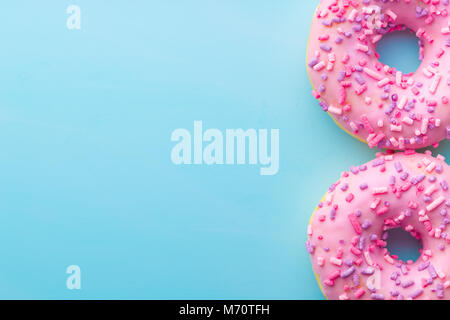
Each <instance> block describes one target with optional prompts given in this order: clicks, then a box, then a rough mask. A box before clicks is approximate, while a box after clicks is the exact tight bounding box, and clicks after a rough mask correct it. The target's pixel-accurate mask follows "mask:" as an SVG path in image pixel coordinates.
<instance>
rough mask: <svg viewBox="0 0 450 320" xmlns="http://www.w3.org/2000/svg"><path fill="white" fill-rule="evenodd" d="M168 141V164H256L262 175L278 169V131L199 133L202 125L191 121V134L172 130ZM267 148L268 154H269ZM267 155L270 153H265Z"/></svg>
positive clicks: (251, 130)
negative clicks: (174, 143)
mask: <svg viewBox="0 0 450 320" xmlns="http://www.w3.org/2000/svg"><path fill="white" fill-rule="evenodd" d="M171 140H172V141H173V142H177V144H176V145H175V146H174V147H173V148H172V154H171V158H172V162H173V163H174V164H176V165H191V164H195V165H202V164H206V165H223V164H226V165H235V164H238V165H243V164H247V163H248V164H250V165H258V164H259V165H260V166H261V168H260V174H261V175H263V176H271V175H276V174H277V173H278V170H279V152H280V146H279V140H280V130H279V129H271V130H270V141H269V132H268V130H267V129H259V130H256V129H248V130H245V131H244V130H243V129H226V131H225V134H223V133H222V131H220V130H218V129H208V130H206V131H203V122H202V121H194V132H193V134H191V132H190V131H189V130H187V129H176V130H174V131H173V132H172V136H171ZM269 149H270V151H269ZM269 153H270V154H269Z"/></svg>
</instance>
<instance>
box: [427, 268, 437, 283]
mask: <svg viewBox="0 0 450 320" xmlns="http://www.w3.org/2000/svg"><path fill="white" fill-rule="evenodd" d="M428 273H429V274H430V276H431V278H432V279H436V278H437V274H436V270H435V269H434V267H433V265H431V264H430V266H429V267H428Z"/></svg>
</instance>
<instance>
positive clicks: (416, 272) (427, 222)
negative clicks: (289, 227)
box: [306, 151, 450, 300]
mask: <svg viewBox="0 0 450 320" xmlns="http://www.w3.org/2000/svg"><path fill="white" fill-rule="evenodd" d="M447 182H450V168H449V167H448V165H447V164H446V163H445V162H444V158H443V157H442V156H438V157H437V158H434V157H432V156H431V153H430V152H429V151H427V152H426V154H418V153H414V152H413V151H408V152H405V153H395V154H393V153H388V154H378V155H377V158H376V159H375V160H373V161H370V162H369V163H367V164H365V165H362V166H359V167H352V168H351V169H350V171H349V172H344V173H343V174H342V176H341V178H340V180H339V181H338V182H337V183H336V184H334V185H333V186H332V187H331V188H330V190H329V191H328V193H327V196H326V198H325V199H324V200H323V202H321V203H320V204H319V206H318V209H317V210H316V211H315V212H314V214H313V216H312V219H311V224H310V226H309V227H308V241H307V243H306V248H307V250H308V252H309V253H310V255H311V259H312V264H313V268H314V271H315V273H316V274H317V276H318V279H319V281H320V283H321V284H322V287H323V291H324V294H325V295H326V296H327V297H328V298H329V299H386V300H387V299H438V298H440V299H450V291H449V290H448V289H447V288H449V287H450V263H449V261H450V260H449V259H450V257H449V254H450V251H449V250H450V248H449V246H450V233H449V234H447V231H446V229H447V224H449V223H450V191H449V190H448V189H449V185H448V183H447ZM447 212H448V214H447ZM392 228H403V229H404V230H406V231H408V232H410V233H411V234H412V235H413V236H414V237H416V238H418V239H421V241H422V245H423V250H422V252H421V257H420V258H419V259H418V260H417V261H416V262H412V261H409V262H403V261H400V260H398V257H396V256H392V255H391V254H390V253H389V252H388V251H387V249H386V247H385V246H386V242H385V241H384V240H383V235H384V234H385V231H387V230H389V229H392Z"/></svg>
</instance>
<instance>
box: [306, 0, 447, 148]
mask: <svg viewBox="0 0 450 320" xmlns="http://www.w3.org/2000/svg"><path fill="white" fill-rule="evenodd" d="M448 4H449V0H321V2H320V5H319V7H318V9H317V11H316V14H315V18H314V20H313V24H312V29H311V35H310V41H309V47H308V48H309V50H308V53H307V59H308V65H309V66H308V71H309V75H310V78H311V81H312V83H313V86H314V91H313V94H314V96H315V97H316V98H317V99H319V100H320V105H321V107H322V109H323V110H324V111H327V112H329V113H330V115H332V117H333V118H334V119H335V120H336V121H338V122H339V123H340V124H341V125H342V126H343V128H345V129H346V130H347V131H349V132H351V133H353V134H354V135H356V136H358V137H359V138H361V139H363V140H366V141H367V142H368V144H369V146H370V147H375V146H380V147H385V148H388V149H396V150H405V149H416V148H422V147H425V146H429V145H434V144H436V143H438V142H439V141H441V140H443V139H445V138H447V139H450V109H449V108H450V103H449V98H450V75H449V72H450V59H449V58H448V54H449V50H450V18H449V15H448V9H449V6H448ZM405 27H407V28H409V29H411V30H413V31H414V32H416V34H417V36H418V37H419V39H420V46H421V48H420V55H421V60H422V63H421V66H420V67H419V69H418V70H417V72H415V73H412V74H402V73H401V72H399V71H397V70H396V69H394V68H391V67H389V66H385V65H383V64H382V63H381V62H380V61H379V60H378V57H377V53H376V43H377V42H378V41H379V40H380V39H381V37H382V34H383V33H387V32H391V31H394V30H398V29H402V28H405Z"/></svg>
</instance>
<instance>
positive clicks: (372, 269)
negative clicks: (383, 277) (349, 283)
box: [361, 267, 375, 276]
mask: <svg viewBox="0 0 450 320" xmlns="http://www.w3.org/2000/svg"><path fill="white" fill-rule="evenodd" d="M374 272H375V269H374V268H372V267H367V268H366V269H363V270H362V271H361V273H362V274H364V275H366V276H370V275H372V274H373V273H374Z"/></svg>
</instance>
